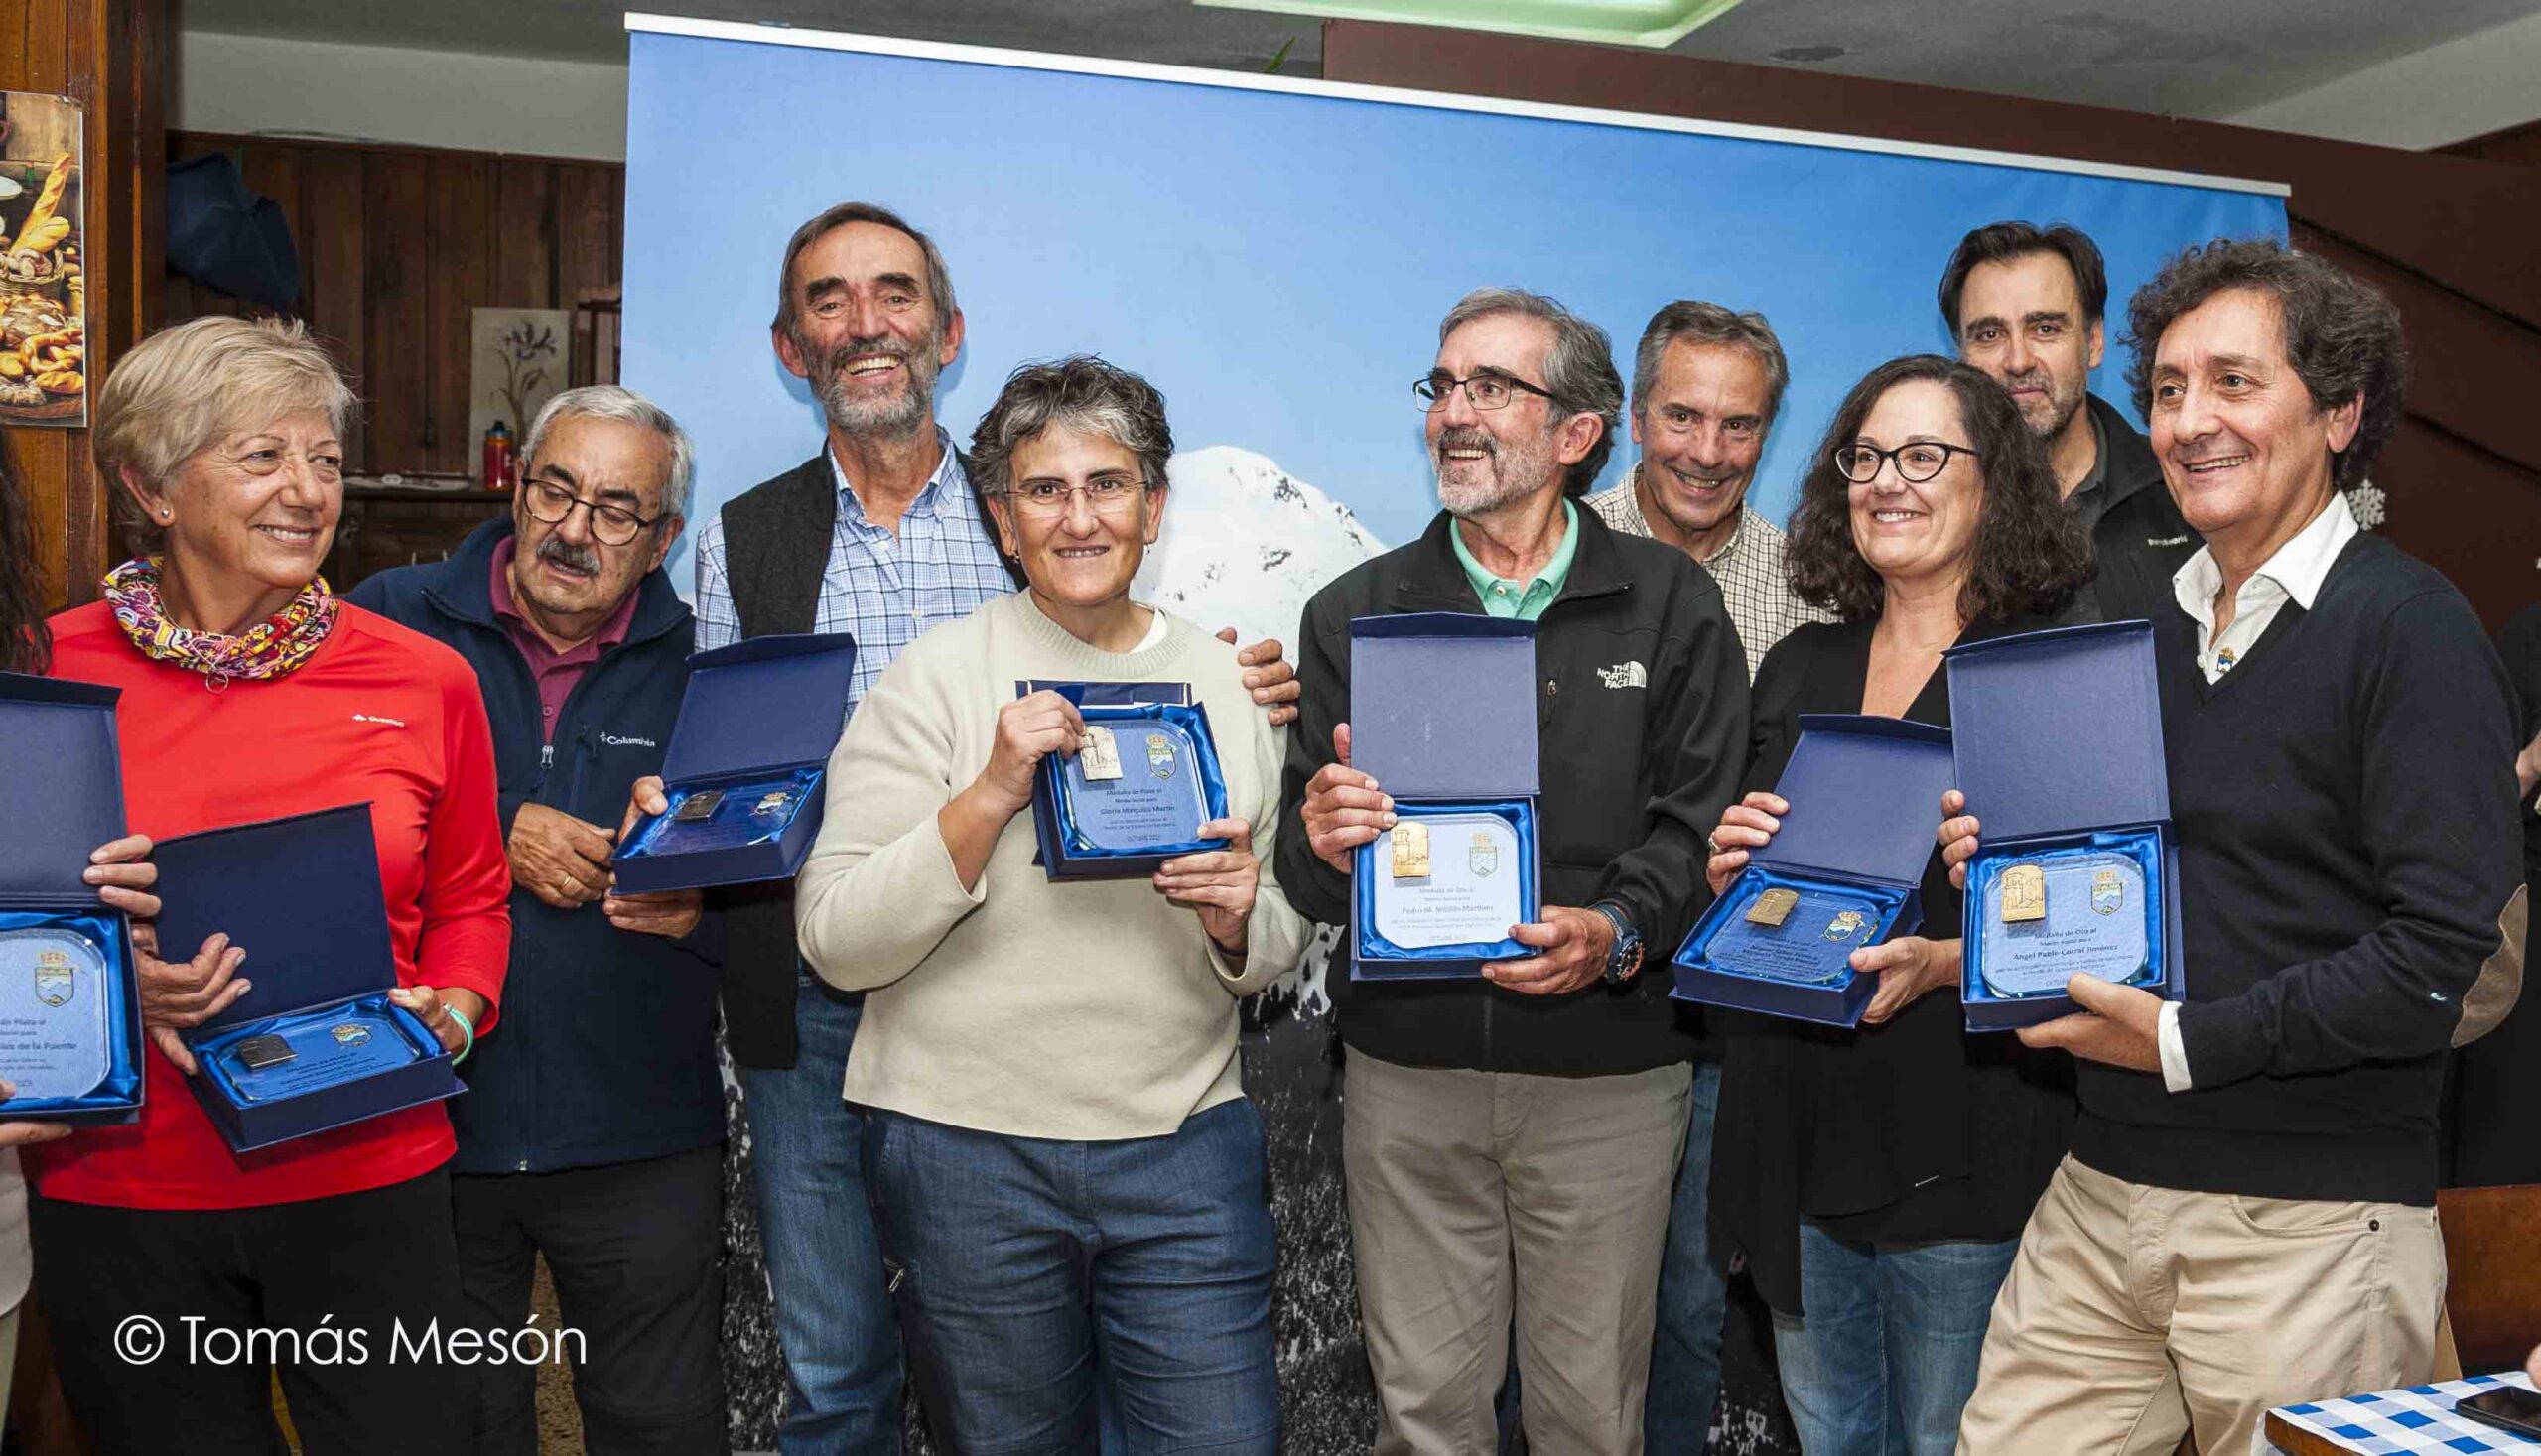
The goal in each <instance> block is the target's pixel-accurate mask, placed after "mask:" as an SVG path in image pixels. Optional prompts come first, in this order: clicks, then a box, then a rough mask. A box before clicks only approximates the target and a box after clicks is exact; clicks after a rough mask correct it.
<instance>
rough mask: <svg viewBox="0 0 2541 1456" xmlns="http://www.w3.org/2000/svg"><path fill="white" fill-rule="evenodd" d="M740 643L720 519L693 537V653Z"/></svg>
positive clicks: (738, 623)
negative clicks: (694, 597) (694, 635)
mask: <svg viewBox="0 0 2541 1456" xmlns="http://www.w3.org/2000/svg"><path fill="white" fill-rule="evenodd" d="M739 640H741V617H740V613H739V612H738V611H737V610H736V608H735V607H734V605H733V583H732V578H731V575H730V573H729V572H728V570H727V568H726V564H725V561H724V516H723V513H722V512H721V511H718V512H716V514H715V516H714V518H713V519H711V520H709V521H708V522H707V523H706V526H705V528H704V529H703V530H701V531H699V532H698V533H697V650H698V651H700V652H707V651H711V650H713V649H715V648H717V647H730V646H731V645H733V644H734V643H735V642H737V641H739Z"/></svg>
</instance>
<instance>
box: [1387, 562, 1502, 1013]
mask: <svg viewBox="0 0 2541 1456" xmlns="http://www.w3.org/2000/svg"><path fill="white" fill-rule="evenodd" d="M1350 697H1351V709H1350V713H1351V720H1350V760H1351V765H1352V766H1353V767H1356V768H1359V769H1362V770H1364V771H1366V772H1367V773H1369V774H1371V775H1373V776H1374V777H1375V778H1376V780H1377V784H1378V786H1379V787H1380V788H1381V789H1383V790H1384V791H1385V792H1386V793H1387V794H1389V795H1391V796H1393V798H1394V801H1395V815H1396V817H1397V820H1398V826H1399V827H1400V826H1401V825H1403V824H1419V825H1421V826H1423V832H1424V834H1426V833H1427V831H1428V829H1429V827H1431V826H1435V827H1436V828H1437V830H1438V833H1437V834H1436V835H1435V837H1434V838H1433V839H1432V841H1431V842H1430V843H1429V844H1428V846H1427V850H1426V855H1427V858H1428V860H1430V861H1431V864H1432V867H1433V869H1435V870H1437V871H1439V872H1437V873H1435V874H1434V875H1428V876H1417V877H1413V878H1410V879H1396V878H1394V871H1395V849H1394V841H1393V836H1392V835H1380V836H1379V837H1378V838H1377V840H1376V842H1375V843H1374V844H1370V845H1363V846H1361V847H1360V849H1359V851H1358V853H1357V855H1356V856H1354V857H1353V859H1352V861H1351V865H1352V867H1351V876H1350V878H1351V895H1350V898H1351V911H1350V976H1351V979H1353V980H1356V981H1407V980H1435V979H1443V978H1449V977H1476V976H1480V975H1481V974H1482V968H1483V966H1484V965H1486V964H1488V963H1489V962H1492V961H1509V960H1517V959H1519V958H1522V957H1526V956H1532V955H1535V954H1536V951H1535V950H1534V949H1533V948H1531V947H1529V946H1527V945H1525V944H1523V943H1521V942H1519V941H1515V940H1511V939H1509V938H1508V935H1507V931H1506V929H1505V927H1506V926H1507V925H1509V924H1518V923H1529V922H1533V921H1536V920H1538V919H1540V918H1541V916H1542V907H1541V902H1540V900H1539V899H1538V894H1539V890H1538V886H1539V885H1540V883H1541V882H1542V877H1543V875H1542V852H1541V850H1540V849H1539V848H1538V844H1537V833H1536V795H1537V793H1538V789H1539V778H1538V766H1537V761H1536V721H1537V710H1536V626H1535V623H1533V622H1527V621H1519V620H1516V619H1514V618H1503V617H1490V616H1483V615H1479V614H1476V613H1469V612H1453V611H1427V612H1411V613H1406V614H1404V615H1400V616H1363V617H1360V618H1358V619H1356V620H1354V621H1352V622H1351V623H1350ZM1457 836H1461V837H1462V838H1461V839H1458V838H1457ZM1504 860H1505V861H1507V862H1503V861H1504ZM1502 875H1513V876H1515V881H1516V884H1515V891H1514V893H1511V892H1510V891H1509V890H1508V889H1507V888H1506V886H1507V883H1508V882H1507V881H1506V880H1500V881H1499V882H1498V883H1494V881H1495V880H1496V879H1497V878H1498V876H1502ZM1381 881H1391V883H1383V884H1381ZM1484 890H1487V891H1488V892H1489V896H1490V899H1491V902H1492V903H1494V904H1499V903H1503V899H1502V897H1504V896H1505V897H1506V899H1505V903H1506V904H1507V905H1510V906H1514V909H1510V910H1508V911H1507V913H1506V914H1505V915H1499V914H1494V915H1474V914H1467V915H1464V916H1463V917H1461V918H1462V919H1464V920H1469V921H1471V922H1472V924H1471V930H1472V931H1473V938H1470V939H1449V940H1441V941H1432V942H1429V943H1423V944H1413V945H1403V944H1398V943H1397V942H1396V940H1394V939H1390V938H1389V937H1388V934H1387V927H1386V924H1385V919H1386V914H1387V913H1388V911H1389V908H1390V906H1391V905H1392V904H1398V903H1401V904H1421V903H1422V897H1423V896H1424V895H1431V896H1434V897H1435V901H1434V903H1433V904H1431V905H1429V906H1428V908H1437V909H1441V910H1444V911H1446V912H1449V913H1447V914H1445V915H1444V916H1443V917H1442V919H1443V921H1444V924H1445V925H1447V926H1449V927H1454V926H1455V925H1456V924H1457V923H1458V917H1457V916H1456V915H1455V914H1454V913H1453V912H1454V911H1455V909H1456V903H1455V898H1454V897H1458V896H1461V897H1465V898H1466V899H1467V901H1468V902H1469V901H1470V900H1471V899H1472V898H1476V897H1478V896H1477V895H1476V892H1477V891H1484ZM1381 901H1387V902H1389V903H1388V904H1381V903H1380V902H1381ZM1485 921H1488V922H1489V923H1488V925H1486V924H1485V923H1484V922H1485ZM1492 931H1497V933H1496V934H1493V933H1490V932H1492ZM1396 933H1397V934H1398V935H1400V934H1402V931H1401V930H1400V928H1398V929H1397V932H1396ZM1448 933H1452V930H1450V931H1449V932H1448ZM1486 935H1487V936H1488V938H1485V936H1486ZM1405 938H1406V939H1407V938H1408V937H1405Z"/></svg>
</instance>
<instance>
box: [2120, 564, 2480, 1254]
mask: <svg viewBox="0 0 2541 1456" xmlns="http://www.w3.org/2000/svg"><path fill="white" fill-rule="evenodd" d="M2155 638H2156V652H2157V657H2158V660H2159V665H2160V668H2159V670H2160V679H2161V693H2162V734H2163V741H2164V748H2165V750H2166V751H2167V753H2168V755H2169V759H2170V786H2171V816H2172V819H2173V821H2174V822H2175V824H2176V825H2177V828H2178V831H2179V841H2180V897H2181V917H2182V930H2183V932H2184V934H2183V937H2182V939H2183V951H2184V953H2185V958H2186V959H2185V965H2186V973H2187V983H2188V1003H2187V1004H2186V1006H2184V1007H2183V1008H2182V1010H2181V1013H2180V1032H2181V1039H2182V1041H2183V1043H2184V1044H2185V1046H2186V1048H2187V1052H2188V1064H2189V1075H2190V1078H2191V1080H2192V1082H2193V1083H2194V1088H2193V1090H2191V1091H2189V1092H2186V1093H2181V1094H2177V1095H2174V1094H2172V1093H2170V1092H2168V1091H2167V1090H2165V1088H2164V1087H2163V1084H2162V1079H2161V1077H2160V1076H2159V1075H2158V1074H2147V1073H2138V1072H2126V1071H2119V1070H2117V1069H2114V1068H2110V1067H2106V1066H2101V1065H2098V1064H2095V1063H2084V1064H2083V1065H2082V1068H2081V1072H2080V1078H2079V1087H2080V1093H2081V1101H2082V1116H2081V1120H2080V1122H2079V1124H2078V1125H2076V1127H2075V1129H2074V1138H2073V1152H2074V1155H2075V1156H2076V1157H2078V1158H2080V1159H2081V1160H2082V1161H2083V1162H2084V1163H2086V1164H2088V1165H2089V1166H2091V1167H2093V1168H2095V1169H2098V1170H2099V1171H2101V1172H2103V1173H2107V1174H2110V1175H2112V1176H2114V1177H2118V1178H2123V1179H2126V1180H2128V1181H2130V1182H2136V1183H2145V1184H2150V1185H2154V1186H2157V1187H2165V1188H2178V1189H2188V1190H2192V1191H2200V1192H2211V1193H2237V1194H2246V1195H2250V1196H2254V1197H2263V1198H2303V1199H2323V1200H2338V1201H2345V1200H2367V1201H2374V1202H2386V1203H2405V1204H2416V1205H2427V1204H2432V1203H2433V1202H2434V1201H2435V1185H2436V1102H2437V1096H2438V1093H2439V1090H2440V1087H2441V1084H2442V1080H2443V1069H2444V1056H2445V1052H2446V1050H2447V1049H2448V1048H2449V1047H2451V1046H2454V1045H2456V1044H2457V1043H2458V1042H2459V1041H2460V1040H2463V1039H2467V1038H2468V1036H2470V1035H2473V1034H2475V1033H2476V1032H2477V1031H2479V1030H2484V1029H2485V1027H2486V1026H2488V1025H2492V1024H2493V1023H2494V1021H2495V1020H2496V1019H2497V1018H2498V1017H2500V1016H2502V1015H2503V1013H2504V1005H2501V1004H2499V1002H2500V1001H2503V1002H2505V1004H2511V995H2512V987H2511V986H2507V985H2501V984H2499V983H2500V982H2501V981H2502V980H2503V979H2504V978H2503V975H2502V968H2490V966H2489V963H2490V960H2491V958H2492V957H2495V956H2496V955H2497V953H2498V949H2499V945H2500V940H2501V933H2500V930H2499V926H2498V919H2499V916H2500V915H2501V914H2502V913H2503V912H2504V911H2505V909H2506V907H2507V905H2508V903H2509V901H2510V900H2511V899H2512V898H2513V896H2514V892H2515V890H2516V888H2517V887H2518V886H2519V884H2520V883H2521V861H2520V860H2519V858H2518V857H2519V853H2520V841H2519V839H2518V838H2517V830H2516V824H2515V818H2514V812H2515V802H2514V799H2515V796H2514V782H2513V762H2514V753H2515V749H2516V747H2517V746H2518V745H2517V743H2516V741H2515V738H2514V733H2515V728H2516V723H2515V716H2514V709H2513V700H2512V697H2511V694H2510V690H2509V687H2508V685H2507V681H2506V678H2505V674H2504V670H2503V668H2502V667H2501V666H2500V665H2499V663H2498V662H2497V658H2496V654H2495V653H2494V652H2493V651H2492V650H2491V649H2490V648H2489V646H2488V641H2487V638H2486V635H2485V634H2484V633H2483V632H2482V631H2481V630H2480V627H2479V622H2478V618H2477V617H2476V616H2475V615H2474V613H2473V612H2472V610H2471V606H2470V603H2469V602H2467V601H2465V600H2464V599H2463V597H2462V595H2461V593H2459V592H2457V591H2456V590H2454V587H2453V585H2452V584H2451V583H2449V582H2447V581H2446V580H2445V579H2444V578H2443V577H2442V576H2440V575H2439V574H2437V573H2436V572H2435V571H2434V570H2433V569H2432V568H2430V567H2428V566H2426V565H2424V564H2423V563H2421V562H2418V561H2416V560H2414V559H2413V558H2411V557H2409V556H2406V555H2404V554H2402V553H2401V552H2400V551H2399V550H2398V549H2397V548H2396V547H2393V546H2392V545H2391V544H2390V543H2389V542H2387V541H2384V540H2382V539H2381V538H2379V537H2376V536H2371V535H2363V536H2358V537H2357V538H2355V539H2354V540H2353V541H2352V542H2350V543H2348V545H2347V547H2346V548H2345V549H2344V550H2343V551H2341V552H2340V555H2339V559H2338V560H2337V562H2336V563H2334V564H2333V565H2332V567H2331V569H2330V574H2329V577H2328V578H2327V579H2326V580H2325V581H2324V582H2323V583H2322V586H2321V591H2320V594H2319V596H2317V597H2316V598H2315V599H2314V601H2313V603H2312V607H2311V609H2310V610H2308V611H2307V610H2305V609H2304V608H2302V607H2301V606H2299V605H2297V604H2295V603H2293V602H2288V603H2286V604H2285V606H2284V607H2283V608H2282V609H2280V610H2279V612H2278V613H2277V616H2276V619H2275V620H2274V621H2272V622H2271V623H2270V624H2269V625H2268V628H2267V630H2266V632H2265V633H2263V634H2262V635H2261V636H2260V638H2259V640H2258V641H2257V642H2256V643H2255V644H2254V645H2253V646H2252V648H2251V650H2250V651H2249V652H2248V653H2247V654H2245V655H2244V656H2243V657H2242V659H2241V661H2240V663H2239V664H2238V665H2237V666H2235V667H2234V668H2233V669H2232V670H2231V671H2230V672H2229V673H2228V674H2226V675H2225V676H2224V677H2223V679H2222V680H2221V681H2219V682H2217V683H2213V684H2208V683H2207V681H2206V679H2205V677H2204V676H2203V675H2202V674H2201V673H2200V672H2199V671H2198V668H2197V656H2196V653H2197V627H2196V623H2195V622H2193V621H2192V620H2191V619H2190V618H2189V616H2188V615H2187V613H2185V612H2183V611H2181V610H2180V609H2179V607H2178V606H2177V605H2176V604H2172V605H2170V606H2169V607H2168V608H2167V610H2166V611H2165V612H2164V613H2163V614H2162V615H2161V616H2160V618H2159V619H2158V621H2157V627H2156V632H2155ZM2483 968H2486V969H2487V974H2486V976H2485V977H2483V974H2482V973H2483Z"/></svg>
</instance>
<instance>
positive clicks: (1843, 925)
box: [1826, 910, 1863, 940]
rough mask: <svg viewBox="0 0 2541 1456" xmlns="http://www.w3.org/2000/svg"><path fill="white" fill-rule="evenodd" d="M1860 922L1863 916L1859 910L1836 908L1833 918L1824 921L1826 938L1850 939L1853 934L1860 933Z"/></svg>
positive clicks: (1861, 922)
mask: <svg viewBox="0 0 2541 1456" xmlns="http://www.w3.org/2000/svg"><path fill="white" fill-rule="evenodd" d="M1862 924H1863V917H1862V912H1861V911H1859V910H1838V911H1836V912H1835V918H1834V919H1832V920H1829V921H1827V922H1826V938H1827V939H1828V940H1851V939H1852V938H1853V937H1854V936H1857V935H1859V934H1861V933H1862Z"/></svg>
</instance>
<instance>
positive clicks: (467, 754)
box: [415, 656, 512, 1036]
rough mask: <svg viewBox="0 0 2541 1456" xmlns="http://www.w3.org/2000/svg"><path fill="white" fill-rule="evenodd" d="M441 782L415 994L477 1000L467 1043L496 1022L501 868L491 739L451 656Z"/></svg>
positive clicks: (504, 869)
mask: <svg viewBox="0 0 2541 1456" xmlns="http://www.w3.org/2000/svg"><path fill="white" fill-rule="evenodd" d="M442 703H443V709H442V732H443V739H444V741H443V744H442V762H443V764H444V774H443V778H442V782H441V785H440V788H439V791H438V792H437V793H435V794H434V796H433V802H432V807H431V810H430V812H429V817H428V818H427V819H426V821H425V825H424V889H423V906H422V908H423V915H424V929H423V936H422V938H421V940H420V941H419V942H418V943H417V945H416V948H415V984H416V985H417V986H418V987H430V988H433V989H434V990H436V991H440V992H448V991H454V990H456V991H468V992H473V993H476V994H477V995H478V996H480V997H482V998H483V1000H484V1003H485V1004H484V1014H482V1015H480V1016H477V1017H475V1018H474V1025H473V1028H472V1030H473V1034H474V1035H477V1036H481V1035H483V1034H484V1033H485V1032H486V1031H488V1030H490V1029H491V1028H492V1026H493V1024H494V1021H495V1019H496V1017H497V1016H498V1015H499V1014H500V1006H501V1001H502V993H503V978H504V976H505V974H506V973H507V972H508V971H509V969H510V966H511V946H512V912H511V865H510V862H509V861H508V860H505V859H504V857H503V832H502V826H501V824H500V823H499V821H498V820H497V819H496V817H495V808H494V732H493V728H492V726H491V725H490V724H489V723H488V722H487V721H486V718H485V701H484V699H483V698H481V697H479V696H478V694H477V690H476V676H475V674H474V673H473V672H471V671H468V669H467V667H466V664H464V663H461V662H460V661H459V660H458V659H457V658H456V657H455V656H454V657H453V658H452V659H451V671H450V672H449V673H447V674H446V676H445V678H444V681H443V686H442Z"/></svg>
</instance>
